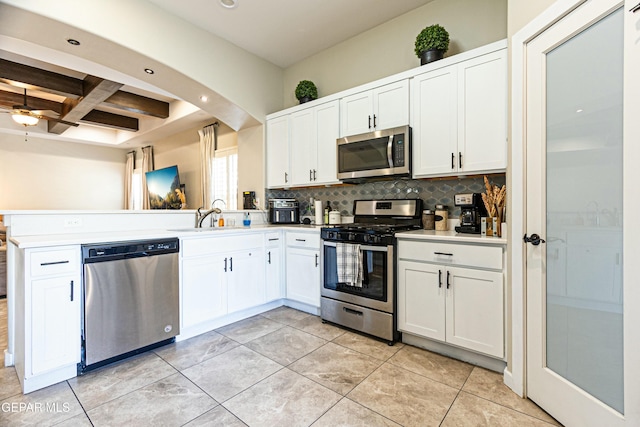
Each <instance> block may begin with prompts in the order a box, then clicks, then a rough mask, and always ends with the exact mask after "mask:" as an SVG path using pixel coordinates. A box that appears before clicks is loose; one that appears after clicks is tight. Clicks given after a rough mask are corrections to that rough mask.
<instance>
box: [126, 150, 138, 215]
mask: <svg viewBox="0 0 640 427" xmlns="http://www.w3.org/2000/svg"><path fill="white" fill-rule="evenodd" d="M135 164H136V152H135V151H131V152H129V153H127V163H126V165H125V167H124V208H125V209H133V169H134V168H135Z"/></svg>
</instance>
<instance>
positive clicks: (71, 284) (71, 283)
mask: <svg viewBox="0 0 640 427" xmlns="http://www.w3.org/2000/svg"><path fill="white" fill-rule="evenodd" d="M69 285H70V287H71V299H70V300H71V301H73V280H72V281H71V282H70V283H69Z"/></svg>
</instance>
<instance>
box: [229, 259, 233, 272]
mask: <svg viewBox="0 0 640 427" xmlns="http://www.w3.org/2000/svg"><path fill="white" fill-rule="evenodd" d="M229 271H233V257H231V258H229Z"/></svg>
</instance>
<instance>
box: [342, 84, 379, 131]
mask: <svg viewBox="0 0 640 427" xmlns="http://www.w3.org/2000/svg"><path fill="white" fill-rule="evenodd" d="M340 117H341V121H340V136H351V135H358V134H361V133H365V132H369V131H371V130H372V129H373V92H372V91H365V92H360V93H356V94H354V95H351V96H347V97H344V98H342V99H341V100H340Z"/></svg>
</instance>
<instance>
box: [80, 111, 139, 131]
mask: <svg viewBox="0 0 640 427" xmlns="http://www.w3.org/2000/svg"><path fill="white" fill-rule="evenodd" d="M80 121H81V122H83V123H87V124H92V125H100V126H104V127H109V128H112V129H119V130H128V131H131V132H137V131H138V129H139V125H138V124H139V123H138V119H136V118H135V117H127V116H121V115H118V114H113V113H107V112H106V111H99V110H93V111H91V112H90V113H89V114H87V115H86V116H84V117H83V118H82V119H81V120H80Z"/></svg>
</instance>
